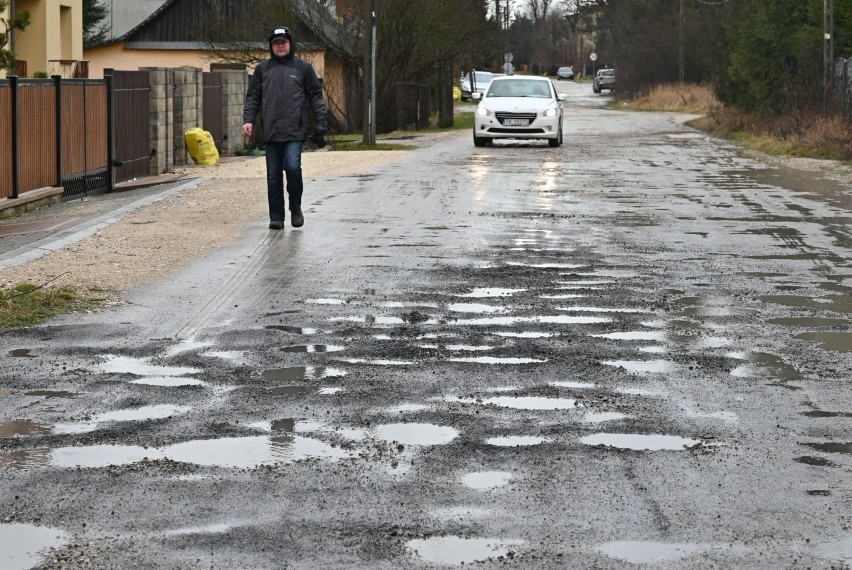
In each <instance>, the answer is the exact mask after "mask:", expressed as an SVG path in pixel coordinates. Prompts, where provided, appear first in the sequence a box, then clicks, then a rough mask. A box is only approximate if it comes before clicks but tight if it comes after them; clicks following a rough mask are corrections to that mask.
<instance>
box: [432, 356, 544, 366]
mask: <svg viewBox="0 0 852 570" xmlns="http://www.w3.org/2000/svg"><path fill="white" fill-rule="evenodd" d="M445 360H447V361H448V362H467V363H471V364H541V363H543V362H547V360H540V359H537V358H513V357H508V356H503V357H501V356H470V357H456V358H447V359H445Z"/></svg>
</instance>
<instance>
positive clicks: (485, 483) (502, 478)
mask: <svg viewBox="0 0 852 570" xmlns="http://www.w3.org/2000/svg"><path fill="white" fill-rule="evenodd" d="M512 479H513V475H512V474H511V473H510V472H508V471H478V472H476V473H468V474H466V475H465V476H464V477H462V484H463V485H464V486H465V487H469V488H471V489H476V490H477V491H487V490H489V489H499V488H500V487H505V486H506V485H508V484H509V481H511V480H512Z"/></svg>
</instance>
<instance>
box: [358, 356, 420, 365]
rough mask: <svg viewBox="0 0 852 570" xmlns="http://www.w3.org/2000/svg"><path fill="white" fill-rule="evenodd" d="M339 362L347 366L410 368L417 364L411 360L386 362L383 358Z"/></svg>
mask: <svg viewBox="0 0 852 570" xmlns="http://www.w3.org/2000/svg"><path fill="white" fill-rule="evenodd" d="M341 361H342V362H347V363H349V364H372V365H375V366H411V365H413V364H417V363H416V362H414V361H413V360H388V359H384V358H375V359H370V358H341Z"/></svg>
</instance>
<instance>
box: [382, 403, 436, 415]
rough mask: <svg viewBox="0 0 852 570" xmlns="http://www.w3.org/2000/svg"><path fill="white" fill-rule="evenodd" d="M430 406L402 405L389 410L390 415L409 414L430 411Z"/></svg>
mask: <svg viewBox="0 0 852 570" xmlns="http://www.w3.org/2000/svg"><path fill="white" fill-rule="evenodd" d="M428 409H429V406H427V405H426V404H400V405H398V406H393V407H391V408H388V410H387V411H388V413H389V414H405V413H409V412H420V411H423V410H428Z"/></svg>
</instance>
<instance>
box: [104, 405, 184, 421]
mask: <svg viewBox="0 0 852 570" xmlns="http://www.w3.org/2000/svg"><path fill="white" fill-rule="evenodd" d="M191 409H192V407H190V406H175V405H172V404H158V405H155V406H142V407H141V408H133V409H127V410H115V411H112V412H105V413H103V414H98V415H96V416H93V417H92V420H91V421H93V422H96V423H100V422H139V421H145V420H158V419H164V418H169V417H171V416H175V415H179V414H185V413H187V412H188V411H189V410H191Z"/></svg>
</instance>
